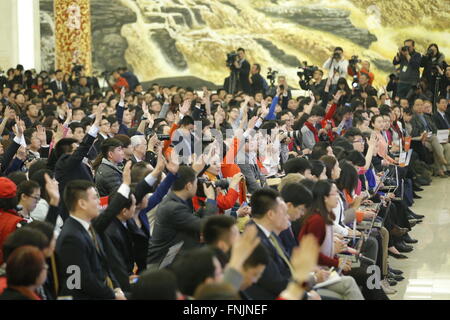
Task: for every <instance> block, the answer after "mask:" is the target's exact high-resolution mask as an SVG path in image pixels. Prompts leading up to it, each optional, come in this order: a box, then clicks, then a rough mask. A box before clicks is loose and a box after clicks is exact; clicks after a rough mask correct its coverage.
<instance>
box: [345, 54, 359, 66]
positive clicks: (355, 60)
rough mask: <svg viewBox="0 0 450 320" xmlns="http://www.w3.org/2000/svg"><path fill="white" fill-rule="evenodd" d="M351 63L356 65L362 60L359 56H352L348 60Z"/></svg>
mask: <svg viewBox="0 0 450 320" xmlns="http://www.w3.org/2000/svg"><path fill="white" fill-rule="evenodd" d="M348 63H349V65H351V66H354V65H356V64H357V63H361V60H360V59H358V56H352V57H351V59H350V60H348Z"/></svg>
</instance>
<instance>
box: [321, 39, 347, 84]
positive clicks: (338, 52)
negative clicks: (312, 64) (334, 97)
mask: <svg viewBox="0 0 450 320" xmlns="http://www.w3.org/2000/svg"><path fill="white" fill-rule="evenodd" d="M343 54H344V50H343V49H342V48H341V47H336V48H335V49H334V51H333V55H332V56H331V57H330V58H328V59H327V61H325V63H324V64H323V68H324V69H326V70H328V77H329V78H331V86H332V87H334V86H336V84H337V82H338V80H339V78H345V77H346V76H347V70H348V61H347V60H345V59H344V56H343Z"/></svg>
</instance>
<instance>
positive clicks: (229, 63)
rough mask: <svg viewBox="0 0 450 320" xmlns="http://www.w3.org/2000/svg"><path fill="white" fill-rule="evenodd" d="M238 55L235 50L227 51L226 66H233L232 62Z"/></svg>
mask: <svg viewBox="0 0 450 320" xmlns="http://www.w3.org/2000/svg"><path fill="white" fill-rule="evenodd" d="M238 56H239V55H238V54H237V53H236V52H235V51H232V52H230V53H227V60H226V62H225V63H226V64H227V67H228V68H233V66H234V62H235V61H236V58H237V57H238Z"/></svg>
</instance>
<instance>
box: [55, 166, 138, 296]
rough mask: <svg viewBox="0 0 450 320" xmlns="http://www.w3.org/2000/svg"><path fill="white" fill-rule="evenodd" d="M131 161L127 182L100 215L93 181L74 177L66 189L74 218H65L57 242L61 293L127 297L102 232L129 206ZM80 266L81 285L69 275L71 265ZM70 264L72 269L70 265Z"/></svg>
mask: <svg viewBox="0 0 450 320" xmlns="http://www.w3.org/2000/svg"><path fill="white" fill-rule="evenodd" d="M130 165H131V163H128V164H127V166H126V167H125V172H124V182H123V183H122V185H121V187H119V190H118V191H117V194H116V196H115V197H114V198H112V199H111V200H110V203H109V206H108V208H107V209H106V211H105V212H103V213H102V214H101V215H99V209H98V201H99V198H98V194H97V192H96V190H95V187H94V185H93V184H92V183H91V182H89V181H81V180H78V181H77V180H75V181H71V182H70V183H69V184H68V185H67V187H66V190H65V192H64V201H65V202H66V206H67V208H68V210H69V213H70V218H68V219H67V220H66V221H65V222H64V226H63V228H62V230H61V234H60V235H59V237H58V240H57V244H56V254H57V255H58V261H59V279H60V283H61V289H60V295H65V296H72V297H73V299H119V300H123V299H125V296H124V294H123V292H122V290H121V289H120V287H119V286H118V283H117V281H116V280H115V279H114V277H113V275H112V272H111V269H110V266H109V264H108V261H107V258H106V255H105V252H104V248H103V244H102V241H101V237H100V235H101V234H103V233H104V231H105V229H106V228H107V227H108V226H109V224H110V223H111V220H112V219H114V217H115V216H117V215H118V214H119V213H120V211H121V210H122V208H123V207H124V206H125V204H126V202H127V199H128V198H129V195H130V187H129V186H130V183H131V177H130V172H129V171H130ZM73 265H77V266H79V272H80V276H81V279H80V285H79V286H72V285H71V284H70V281H69V280H68V278H69V277H70V275H71V273H70V272H69V273H68V270H71V266H73ZM68 268H69V269H68Z"/></svg>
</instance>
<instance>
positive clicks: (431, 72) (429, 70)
mask: <svg viewBox="0 0 450 320" xmlns="http://www.w3.org/2000/svg"><path fill="white" fill-rule="evenodd" d="M420 66H421V67H423V68H424V69H423V73H422V77H423V78H425V79H427V81H428V85H429V88H430V90H431V92H432V93H433V95H434V92H435V86H436V78H437V77H438V76H439V78H441V76H442V73H441V71H442V70H445V68H446V66H447V63H446V62H445V56H444V54H443V53H442V52H440V51H439V47H438V45H437V44H435V43H432V44H430V45H429V46H428V49H427V53H426V54H425V55H424V56H422V60H421V62H420Z"/></svg>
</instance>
